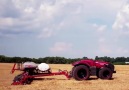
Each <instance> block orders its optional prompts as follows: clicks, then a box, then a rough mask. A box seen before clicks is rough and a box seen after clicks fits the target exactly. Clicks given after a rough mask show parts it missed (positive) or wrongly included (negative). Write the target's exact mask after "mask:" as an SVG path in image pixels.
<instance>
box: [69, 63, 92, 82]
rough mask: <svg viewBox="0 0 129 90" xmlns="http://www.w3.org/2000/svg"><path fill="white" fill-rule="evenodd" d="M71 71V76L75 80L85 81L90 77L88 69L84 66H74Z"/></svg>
mask: <svg viewBox="0 0 129 90" xmlns="http://www.w3.org/2000/svg"><path fill="white" fill-rule="evenodd" d="M72 70H73V71H72V76H73V78H74V79H76V80H87V79H88V78H89V76H90V72H89V68H88V67H87V66H85V65H79V66H76V67H74V69H72Z"/></svg>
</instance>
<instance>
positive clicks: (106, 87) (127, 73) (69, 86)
mask: <svg viewBox="0 0 129 90" xmlns="http://www.w3.org/2000/svg"><path fill="white" fill-rule="evenodd" d="M12 66H13V64H7V63H0V90H129V65H123V66H122V65H116V66H115V68H116V71H117V73H116V74H113V79H112V80H101V79H97V78H96V77H95V76H94V77H93V76H92V77H90V79H89V80H85V81H76V80H74V79H70V80H67V78H66V77H65V76H47V77H42V78H37V79H36V80H34V81H33V82H32V83H31V84H30V85H17V86H13V85H10V84H11V83H12V80H13V78H14V77H15V76H16V75H17V74H19V73H21V72H20V71H17V72H15V73H14V74H10V69H11V68H12ZM50 67H51V69H52V71H58V69H62V70H68V71H70V70H71V68H72V66H71V65H70V64H50Z"/></svg>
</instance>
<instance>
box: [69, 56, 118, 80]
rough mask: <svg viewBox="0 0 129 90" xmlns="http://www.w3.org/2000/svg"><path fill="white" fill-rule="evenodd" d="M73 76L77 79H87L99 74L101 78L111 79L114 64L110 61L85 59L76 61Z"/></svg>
mask: <svg viewBox="0 0 129 90" xmlns="http://www.w3.org/2000/svg"><path fill="white" fill-rule="evenodd" d="M72 65H73V66H74V67H73V68H72V71H71V76H72V77H73V78H75V79H76V80H87V79H89V77H90V75H91V76H97V77H98V78H101V79H111V78H112V74H113V73H116V71H114V65H113V64H111V63H109V62H104V61H96V60H92V59H85V60H80V61H77V62H74V63H73V64H72Z"/></svg>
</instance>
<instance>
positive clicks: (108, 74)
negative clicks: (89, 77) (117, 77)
mask: <svg viewBox="0 0 129 90" xmlns="http://www.w3.org/2000/svg"><path fill="white" fill-rule="evenodd" d="M112 74H113V72H112V70H111V69H109V68H107V67H104V68H102V69H101V70H100V71H99V78H101V79H111V78H112Z"/></svg>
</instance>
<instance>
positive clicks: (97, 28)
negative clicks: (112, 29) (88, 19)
mask: <svg viewBox="0 0 129 90" xmlns="http://www.w3.org/2000/svg"><path fill="white" fill-rule="evenodd" d="M93 27H94V28H95V30H97V31H98V32H103V31H105V30H106V29H107V26H106V25H97V24H93Z"/></svg>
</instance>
